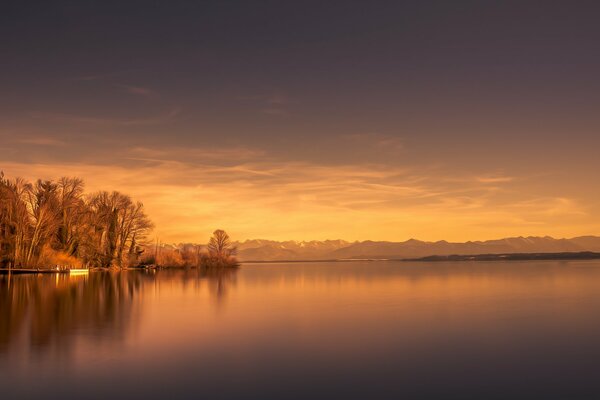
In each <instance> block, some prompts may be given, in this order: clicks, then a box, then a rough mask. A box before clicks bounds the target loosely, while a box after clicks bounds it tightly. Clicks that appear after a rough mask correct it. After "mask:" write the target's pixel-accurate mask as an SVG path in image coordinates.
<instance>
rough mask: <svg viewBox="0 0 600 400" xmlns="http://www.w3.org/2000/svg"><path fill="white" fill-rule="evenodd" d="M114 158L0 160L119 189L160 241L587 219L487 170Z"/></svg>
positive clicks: (527, 226)
mask: <svg viewBox="0 0 600 400" xmlns="http://www.w3.org/2000/svg"><path fill="white" fill-rule="evenodd" d="M119 156H120V157H122V158H115V159H114V160H113V161H112V164H110V165H99V164H89V163H85V164H84V163H69V164H65V163H46V164H25V163H14V162H13V163H3V165H2V166H1V168H2V169H4V171H5V173H6V174H7V175H9V176H23V177H26V178H28V179H34V178H37V177H43V178H57V177H59V176H62V175H77V176H80V177H82V178H84V179H85V180H86V182H88V189H89V190H92V191H96V190H100V189H109V190H112V189H116V190H120V191H123V192H126V193H130V194H132V195H133V196H134V197H136V198H137V199H140V200H143V201H144V202H145V204H146V206H147V208H148V211H149V213H150V214H151V215H152V217H153V218H154V220H155V222H156V224H157V227H158V234H159V235H161V237H162V238H163V239H164V240H171V241H189V240H198V241H200V240H204V239H205V238H204V236H203V235H205V234H207V232H211V230H212V229H214V228H215V227H223V228H226V229H229V230H230V231H231V232H232V234H233V235H234V236H235V237H236V238H238V239H247V238H255V237H265V238H273V239H326V238H338V237H341V238H343V239H349V240H357V239H380V240H400V239H403V238H408V237H412V236H417V237H420V238H422V239H428V240H437V239H449V240H470V239H486V238H493V237H501V236H511V235H515V234H523V235H529V234H540V235H542V234H543V235H545V234H551V235H556V236H565V235H567V236H569V235H572V230H573V229H584V227H585V226H586V223H587V225H588V226H589V221H587V220H588V218H589V216H588V214H587V211H586V209H585V207H584V206H583V205H582V204H581V203H580V202H579V201H578V200H577V199H575V198H569V197H564V196H560V197H556V196H551V195H549V194H548V193H544V192H543V191H539V190H538V191H536V190H529V189H526V185H525V186H523V184H522V182H521V181H520V180H517V179H513V178H512V177H510V179H509V178H508V177H504V176H500V175H498V174H494V173H482V174H480V175H478V177H475V178H473V177H472V176H468V175H466V176H464V177H457V176H456V174H453V175H452V176H446V175H444V174H443V170H433V171H431V170H430V171H427V172H425V170H423V169H419V168H415V167H412V168H408V167H391V166H389V165H379V164H361V165H355V164H352V165H350V164H338V165H328V164H323V163H316V162H308V161H286V160H277V159H271V158H269V157H268V155H267V154H266V153H265V152H264V151H261V150H257V149H251V148H244V147H233V148H221V149H220V150H217V149H211V148H182V147H171V148H168V147H167V148H154V147H134V148H131V149H130V150H128V151H125V152H121V153H119ZM119 160H121V161H119ZM132 163H133V164H132ZM481 177H483V178H481ZM524 188H525V189H524ZM567 230H571V231H567Z"/></svg>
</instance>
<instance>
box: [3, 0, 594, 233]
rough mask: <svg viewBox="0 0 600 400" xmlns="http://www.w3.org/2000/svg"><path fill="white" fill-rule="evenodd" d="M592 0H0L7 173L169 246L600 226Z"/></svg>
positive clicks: (567, 230)
mask: <svg viewBox="0 0 600 400" xmlns="http://www.w3.org/2000/svg"><path fill="white" fill-rule="evenodd" d="M598 12H600V6H599V5H598V4H597V2H593V1H578V2H572V1H556V2H549V1H539V2H538V1H501V2H488V1H459V0H458V1H452V2H450V1H419V2H415V1H410V2H409V1H390V2H388V1H373V2H371V1H369V2H367V1H360V2H354V1H327V2H323V1H318V2H317V1H315V2H313V1H302V2H298V1H295V2H292V1H227V0H222V1H140V2H131V1H117V2H113V1H52V2H48V1H40V2H31V1H19V2H4V3H2V5H1V6H0V37H2V39H1V40H0V170H3V171H4V173H5V174H6V175H7V176H8V177H10V178H14V177H16V176H21V177H24V178H27V179H30V180H34V179H37V178H45V179H57V178H58V177H60V176H79V177H81V178H83V179H85V181H86V185H87V191H88V192H93V191H97V190H119V191H122V192H124V193H127V194H130V195H131V196H132V197H134V198H135V199H137V200H140V201H142V202H143V203H144V204H145V206H146V209H147V212H148V214H149V215H150V216H151V218H152V219H153V221H154V222H155V224H156V229H155V232H154V235H156V236H158V237H159V238H160V239H161V240H164V241H169V242H187V241H192V242H204V241H206V240H207V238H208V236H209V235H210V233H211V232H212V231H213V230H214V229H217V228H222V229H225V230H227V231H228V232H229V233H230V235H231V236H232V238H234V239H237V240H245V239H252V238H264V239H273V240H324V239H338V238H340V239H346V240H367V239H370V240H389V241H403V240H407V239H409V238H418V239H422V240H442V239H444V240H451V241H466V240H485V239H494V238H501V237H507V236H520V235H522V236H529V235H539V236H543V235H550V236H554V237H574V236H580V235H590V234H600V200H599V199H600V185H598V172H599V171H600V157H598V149H599V145H600V131H599V128H600V113H599V112H598V106H600V79H598V71H599V70H600V52H599V51H598V46H597V44H598V41H599V40H600V24H598V22H597V16H598Z"/></svg>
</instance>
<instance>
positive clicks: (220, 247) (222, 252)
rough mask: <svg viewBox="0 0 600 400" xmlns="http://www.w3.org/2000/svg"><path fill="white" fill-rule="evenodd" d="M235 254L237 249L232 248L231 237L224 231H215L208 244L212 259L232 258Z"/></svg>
mask: <svg viewBox="0 0 600 400" xmlns="http://www.w3.org/2000/svg"><path fill="white" fill-rule="evenodd" d="M234 252H235V248H234V247H232V246H231V240H230V239H229V235H228V234H227V233H226V232H225V231H224V230H222V229H217V230H216V231H214V232H213V235H212V237H211V238H210V240H209V242H208V253H209V254H210V255H211V256H212V257H220V258H225V257H229V256H232V255H233V254H234Z"/></svg>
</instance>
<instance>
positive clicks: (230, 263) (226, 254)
mask: <svg viewBox="0 0 600 400" xmlns="http://www.w3.org/2000/svg"><path fill="white" fill-rule="evenodd" d="M235 254H236V248H235V247H234V246H233V244H232V243H231V239H230V238H229V235H228V234H227V233H226V232H225V231H224V230H222V229H217V230H216V231H214V232H213V235H212V237H211V238H210V240H209V242H208V245H207V246H203V245H198V244H191V243H182V244H179V245H171V244H162V245H160V244H158V243H157V245H156V247H155V251H154V253H153V254H151V253H149V252H146V254H145V255H144V257H143V259H142V264H154V265H158V266H161V267H187V268H196V267H203V268H208V269H214V268H222V267H235V266H237V265H238V261H237V259H236V257H235Z"/></svg>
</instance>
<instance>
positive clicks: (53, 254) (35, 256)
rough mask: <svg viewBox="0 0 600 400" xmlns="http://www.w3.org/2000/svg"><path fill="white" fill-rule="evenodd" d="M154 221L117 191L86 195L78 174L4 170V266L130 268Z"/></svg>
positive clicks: (0, 212) (0, 250) (0, 255)
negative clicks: (51, 176) (35, 175)
mask: <svg viewBox="0 0 600 400" xmlns="http://www.w3.org/2000/svg"><path fill="white" fill-rule="evenodd" d="M152 227H153V225H152V222H151V221H150V219H149V218H148V216H146V214H145V213H144V206H143V205H142V203H140V202H134V201H133V200H132V199H131V198H130V197H129V196H127V195H124V194H121V193H119V192H112V193H109V192H98V193H94V194H91V195H85V194H84V183H83V181H82V180H81V179H78V178H61V179H59V180H58V181H48V180H37V181H36V182H35V183H29V182H27V181H25V180H23V179H20V178H16V179H13V180H11V179H7V178H5V177H4V174H3V173H1V172H0V266H1V267H8V266H12V267H17V268H18V267H23V268H25V267H27V268H32V267H55V266H61V265H62V266H68V267H77V266H85V267H111V266H117V267H126V266H128V265H132V264H133V263H137V260H138V258H139V256H140V254H141V253H142V252H143V246H142V245H143V244H144V243H145V241H146V237H147V234H148V233H149V232H150V230H151V229H152Z"/></svg>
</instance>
